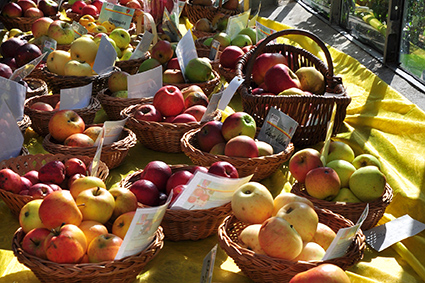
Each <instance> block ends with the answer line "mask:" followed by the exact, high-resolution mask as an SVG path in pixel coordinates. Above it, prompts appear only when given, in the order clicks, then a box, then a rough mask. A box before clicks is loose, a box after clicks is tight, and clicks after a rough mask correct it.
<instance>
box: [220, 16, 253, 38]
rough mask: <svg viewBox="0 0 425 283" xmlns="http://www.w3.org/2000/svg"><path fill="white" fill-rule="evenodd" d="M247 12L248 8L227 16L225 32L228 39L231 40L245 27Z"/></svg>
mask: <svg viewBox="0 0 425 283" xmlns="http://www.w3.org/2000/svg"><path fill="white" fill-rule="evenodd" d="M249 14H250V10H248V11H246V12H243V13H240V14H236V15H234V16H230V17H229V20H228V22H227V28H226V33H227V35H228V36H229V37H230V39H232V40H233V39H234V38H235V37H236V36H237V35H238V33H239V32H240V31H241V30H243V29H244V28H246V27H247V25H248V20H249Z"/></svg>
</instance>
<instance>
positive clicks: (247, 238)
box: [238, 224, 266, 255]
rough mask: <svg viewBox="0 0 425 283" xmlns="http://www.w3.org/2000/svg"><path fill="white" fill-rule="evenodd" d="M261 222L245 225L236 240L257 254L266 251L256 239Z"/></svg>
mask: <svg viewBox="0 0 425 283" xmlns="http://www.w3.org/2000/svg"><path fill="white" fill-rule="evenodd" d="M260 229H261V224H251V225H249V226H246V227H245V228H244V229H243V230H242V232H241V233H240V234H239V236H238V242H239V244H240V245H241V247H243V248H246V249H249V250H251V251H253V252H255V253H257V254H263V255H265V254H266V253H265V252H264V251H263V249H262V248H261V246H260V242H259V241H258V233H259V232H260Z"/></svg>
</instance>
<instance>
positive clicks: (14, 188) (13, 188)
mask: <svg viewBox="0 0 425 283" xmlns="http://www.w3.org/2000/svg"><path fill="white" fill-rule="evenodd" d="M21 188H22V180H21V176H20V175H19V174H18V173H16V172H15V171H13V170H12V169H9V168H4V169H1V170H0V189H3V190H5V191H9V192H12V193H16V194H17V193H19V191H20V190H21Z"/></svg>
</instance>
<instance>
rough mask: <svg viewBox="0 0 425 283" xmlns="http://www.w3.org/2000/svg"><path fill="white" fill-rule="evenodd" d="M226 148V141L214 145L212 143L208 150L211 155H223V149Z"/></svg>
mask: <svg viewBox="0 0 425 283" xmlns="http://www.w3.org/2000/svg"><path fill="white" fill-rule="evenodd" d="M225 149H226V143H224V142H220V143H218V144H216V145H214V146H213V147H212V148H211V150H210V151H209V153H210V154H213V155H225V154H224V150H225Z"/></svg>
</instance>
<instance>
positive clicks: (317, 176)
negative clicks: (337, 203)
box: [305, 167, 354, 200]
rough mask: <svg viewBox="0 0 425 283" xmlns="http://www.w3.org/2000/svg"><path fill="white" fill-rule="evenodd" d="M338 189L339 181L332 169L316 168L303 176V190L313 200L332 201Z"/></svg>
mask: <svg viewBox="0 0 425 283" xmlns="http://www.w3.org/2000/svg"><path fill="white" fill-rule="evenodd" d="M353 174H354V173H353ZM340 188H341V181H340V180H339V176H338V174H337V173H336V171H335V170H334V169H332V168H329V167H318V168H315V169H312V170H310V171H309V172H308V173H307V175H306V176H305V189H306V191H307V193H308V194H309V195H310V196H312V197H314V198H317V199H323V200H332V199H333V198H334V197H335V196H336V195H337V194H338V193H339V190H340Z"/></svg>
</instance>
